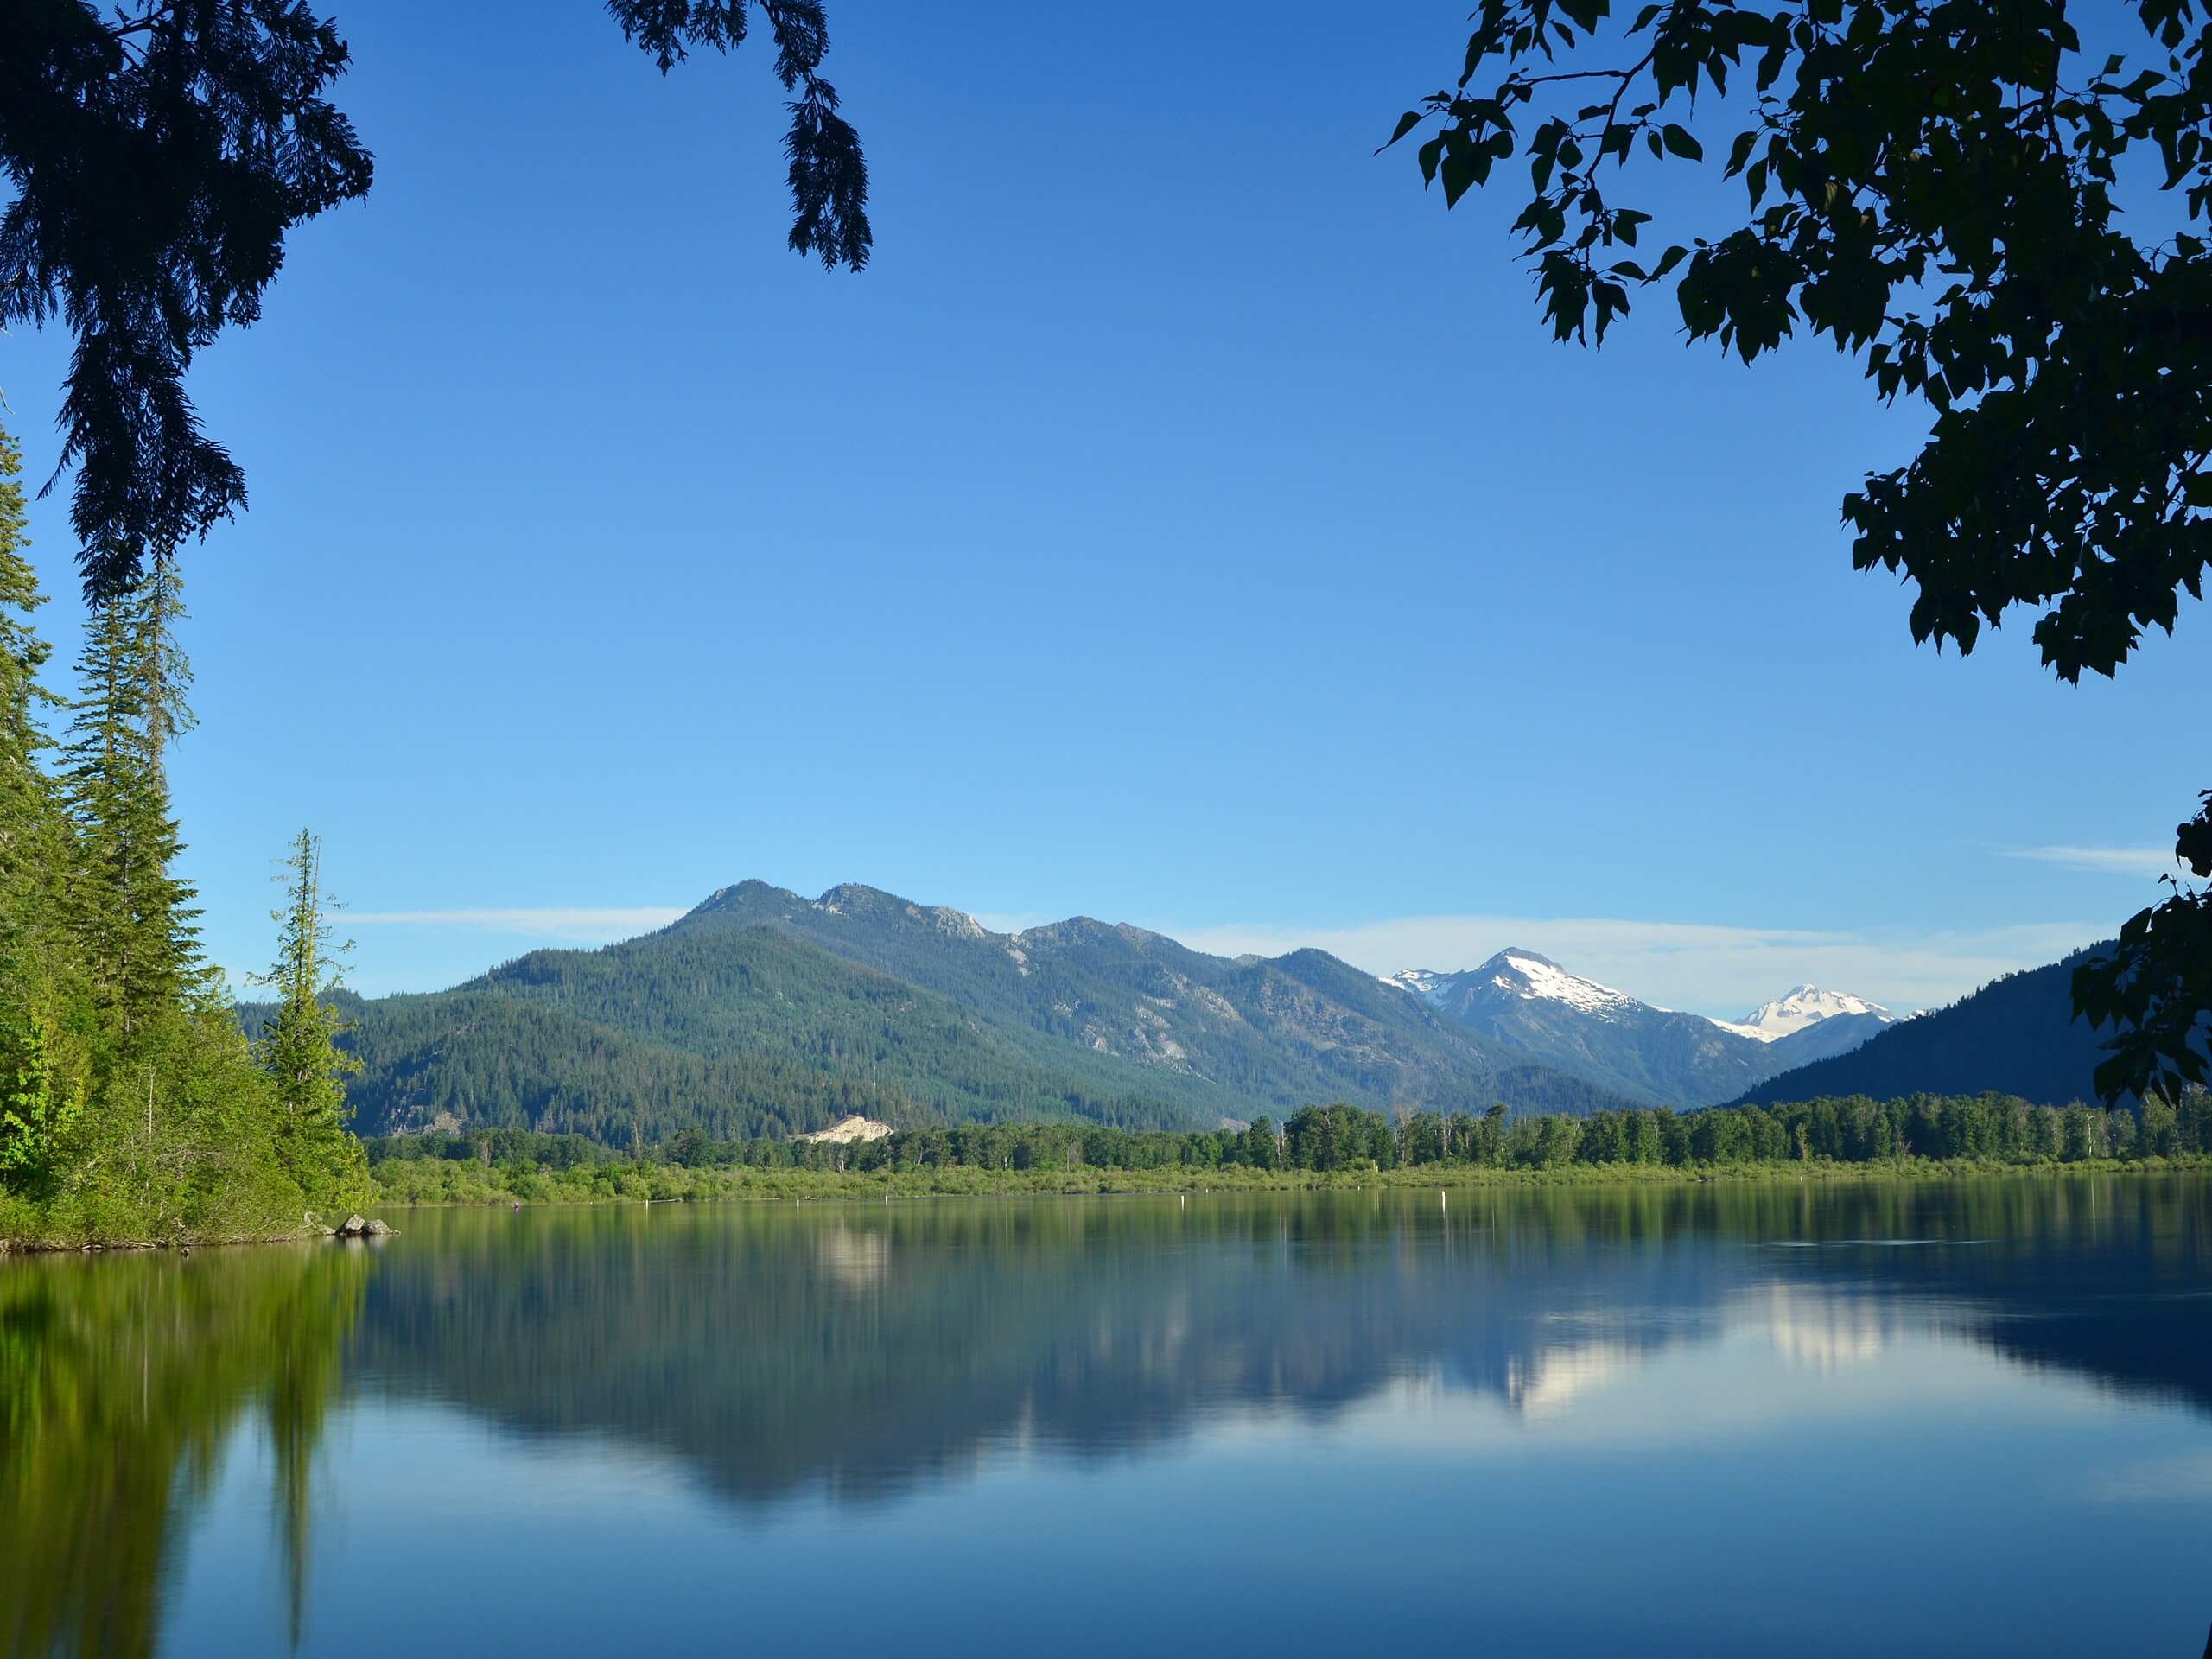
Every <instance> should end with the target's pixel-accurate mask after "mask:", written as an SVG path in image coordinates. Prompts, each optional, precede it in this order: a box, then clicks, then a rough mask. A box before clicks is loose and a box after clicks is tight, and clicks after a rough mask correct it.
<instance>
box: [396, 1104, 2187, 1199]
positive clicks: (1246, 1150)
mask: <svg viewBox="0 0 2212 1659" xmlns="http://www.w3.org/2000/svg"><path fill="white" fill-rule="evenodd" d="M367 1144H368V1154H369V1170H370V1175H371V1178H372V1180H373V1182H374V1183H375V1185H376V1187H377V1189H378V1192H380V1193H381V1194H382V1195H383V1198H384V1200H385V1202H386V1203H390V1204H408V1205H415V1204H430V1205H437V1204H504V1203H524V1204H543V1203H554V1204H592V1203H622V1202H671V1201H693V1200H702V1199H716V1198H740V1199H742V1198H762V1199H788V1198H799V1199H805V1198H879V1197H891V1198H926V1197H952V1196H960V1195H986V1194H996V1193H1007V1194H1017V1193H1040V1194H1042V1193H1107V1192H1270V1191H1275V1192H1299V1191H1311V1190H1315V1189H1321V1188H1329V1187H1346V1188H1354V1187H1375V1186H1406V1187H1420V1186H1455V1185H1456V1186H1487V1185H1505V1186H1537V1185H1569V1184H1597V1185H1605V1184H1613V1185H1622V1184H1665V1183H1680V1182H1700V1181H1714V1180H1753V1181H1772V1180H1805V1179H1817V1180H1853V1179H1910V1180H1927V1179H1962V1178H1966V1177H1974V1176H1986V1175H2017V1174H2024V1173H2037V1172H2051V1171H2097V1172H2107V1173H2109V1172H2114V1171H2120V1170H2144V1171H2158V1170H2175V1169H2188V1170H2194V1169H2204V1168H2212V1097H2208V1096H2206V1095H2205V1094H2204V1093H2203V1092H2202V1091H2201V1090H2198V1091H2193V1092H2192V1093H2190V1094H2189V1095H2187V1096H2183V1098H2182V1099H2181V1100H2180V1101H2179V1102H2177V1103H2173V1104H2168V1103H2164V1102H2160V1101H2152V1102H2149V1103H2145V1104H2144V1105H2142V1106H2139V1107H2137V1108H2133V1109H2123V1110H2120V1111H2117V1112H2113V1113H2111V1114H2107V1113H2105V1112H2103V1111H2101V1110H2099V1109H2094V1108H2090V1107H2086V1106H2071V1107H2067V1108H2063V1109H2055V1108H2051V1107H2044V1106H2031V1105H2029V1104H2028V1103H2025V1102H2024V1101H2020V1100H2016V1099H2012V1098H2011V1097H2008V1096H1999V1095H1981V1096H1929V1095H1918V1096H1909V1097H1907V1098H1905V1099H1903V1100H1897V1101H1872V1100H1866V1099H1863V1098H1857V1097H1853V1098H1849V1099H1840V1100H1818V1101H1810V1102H1807V1103H1803V1104H1802V1105H1785V1106H1777V1107H1772V1108H1760V1107H1756V1106H1745V1107H1713V1108H1710V1109H1706V1110H1703V1111H1694V1112H1683V1113H1676V1112H1672V1111H1669V1110H1667V1109H1664V1108H1658V1109H1652V1110H1649V1111H1631V1112H1619V1113H1600V1114H1599V1115H1598V1116H1593V1117H1586V1118H1582V1117H1567V1116H1543V1117H1525V1118H1521V1119H1517V1120H1515V1119H1510V1118H1508V1117H1507V1116H1506V1115H1505V1114H1504V1112H1503V1110H1502V1109H1494V1110H1492V1111H1491V1112H1488V1113H1485V1114H1484V1115H1483V1116H1480V1117H1477V1116H1470V1115H1466V1114H1452V1115H1448V1116H1440V1115H1437V1114H1433V1113H1414V1114H1411V1115H1408V1116H1400V1117H1396V1118H1386V1117H1385V1116H1383V1114H1381V1113H1379V1112H1371V1111H1363V1110H1362V1109H1359V1108H1357V1107H1353V1106H1347V1105H1342V1104H1339V1105H1333V1106H1312V1107H1306V1108H1303V1109H1300V1110H1299V1111H1296V1112H1294V1113H1293V1114H1291V1116H1290V1117H1289V1118H1288V1119H1287V1121H1286V1122H1284V1123H1283V1124H1282V1125H1281V1127H1280V1128H1278V1127H1277V1126H1276V1125H1274V1123H1273V1122H1270V1121H1269V1120H1268V1119H1267V1118H1264V1117H1262V1118H1260V1119H1258V1120H1256V1121H1255V1122H1253V1123H1252V1124H1250V1125H1249V1127H1247V1128H1224V1129H1219V1130H1211V1131H1197V1132H1192V1133H1188V1134H1178V1133H1175V1132H1173V1131H1145V1132H1132V1131H1128V1130H1122V1129H1114V1128H1099V1127H1096V1126H1086V1125H1083V1124H1066V1123H1035V1124H984V1125H974V1126H963V1127H957V1128H926V1129H910V1130H903V1131H900V1132H898V1133H896V1134H893V1135H888V1136H885V1137H883V1138H880V1139H878V1140H874V1141H855V1142H849V1143H846V1144H842V1145H841V1144H837V1143H834V1142H823V1141H814V1142H805V1141H710V1140H709V1139H708V1138H707V1137H706V1135H704V1134H703V1133H702V1132H701V1131H699V1130H696V1129H689V1130H685V1131H683V1133H681V1134H679V1135H677V1136H675V1137H674V1138H673V1139H672V1140H671V1141H664V1142H661V1143H659V1144H658V1145H657V1146H656V1147H653V1148H652V1155H650V1156H639V1155H630V1156H620V1155H618V1154H614V1153H612V1152H610V1151H609V1150H607V1148H605V1147H601V1146H600V1145H598V1144H597V1143H596V1142H594V1141H589V1140H587V1139H585V1138H584V1137H583V1136H582V1135H535V1134H532V1133H531V1132H530V1131H528V1130H523V1129H494V1130H489V1131H484V1132H480V1133H477V1134H474V1135H468V1134H436V1135H408V1136H391V1137H387V1138H385V1139H383V1140H377V1141H370V1142H368V1143H367Z"/></svg>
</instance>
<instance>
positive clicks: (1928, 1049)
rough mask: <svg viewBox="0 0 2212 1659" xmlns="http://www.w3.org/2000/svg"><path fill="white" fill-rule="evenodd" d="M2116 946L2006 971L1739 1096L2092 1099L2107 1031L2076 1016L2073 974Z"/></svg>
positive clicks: (1752, 1099)
mask: <svg viewBox="0 0 2212 1659" xmlns="http://www.w3.org/2000/svg"><path fill="white" fill-rule="evenodd" d="M2110 948H2111V947H2110V946H2109V945H2091V946H2090V947H2089V948H2088V950H2080V951H2076V952H2075V954H2074V955H2072V956H2070V957H2067V958H2066V959H2065V960H2064V961H2063V962H2054V963H2050V965H2049V966H2047V967H2043V968H2031V969H2028V970H2026V971H2025V972H2023V973H2018V974H2007V975H2005V977H2003V978H2002V979H1998V980H1993V981H1992V982H1990V983H1989V984H1987V985H1985V986H1983V987H1982V988H1981V989H1980V990H1978V991H1976V992H1974V995H1971V996H1967V997H1962V998H1961V999H1960V1000H1959V1001H1956V1002H1954V1003H1952V1004H1951V1005H1950V1006H1949V1007H1946V1008H1937V1009H1935V1010H1933V1011H1931V1012H1929V1013H1927V1014H1921V1015H1919V1016H1918V1017H1917V1018H1915V1019H1911V1020H1902V1021H1900V1022H1898V1023H1897V1024H1896V1025H1893V1026H1891V1027H1888V1028H1887V1029H1885V1031H1883V1032H1882V1033H1880V1034H1879V1035H1878V1036H1877V1037H1875V1038H1873V1039H1872V1040H1871V1041H1869V1042H1867V1043H1866V1044H1864V1045H1862V1046H1859V1047H1858V1048H1855V1049H1853V1050H1852V1052H1850V1053H1848V1054H1841V1055H1838V1056H1836V1057H1835V1058H1833V1059H1825V1060H1818V1061H1815V1062H1814V1063H1813V1064H1812V1065H1802V1066H1799V1067H1798V1068H1796V1070H1795V1071H1785V1072H1783V1073H1782V1074H1781V1075H1780V1076H1778V1077H1770V1078H1768V1079H1767V1080H1766V1081H1765V1082H1764V1083H1762V1084H1759V1085H1758V1087H1756V1088H1754V1089H1751V1090H1749V1091H1747V1092H1746V1093H1745V1095H1744V1096H1742V1099H1743V1100H1744V1101H1745V1102H1748V1103H1754V1104H1758V1105H1765V1104H1770V1103H1773V1102H1775V1101H1785V1100H1817V1099H1821V1098H1823V1097H1826V1096H1847V1095H1866V1096H1871V1097H1872V1098H1873V1099H1876V1100H1890V1099H1895V1098H1897V1097H1898V1096H1904V1095H1912V1094H1936V1095H1963V1094H1980V1093H1984V1092H1988V1091H1994V1092H1996V1093H1999V1094H2005V1095H2018V1096H2019V1097H2020V1098H2021V1099H2023V1100H2027V1101H2031V1102H2033V1103H2036V1104H2037V1105H2044V1106H2063V1105H2065V1104H2066V1103H2069V1102H2070V1101H2076V1100H2086V1101H2094V1099H2095V1098H2096V1097H2097V1096H2096V1090H2095V1089H2094V1087H2093V1086H2092V1084H2091V1082H2090V1074H2091V1073H2092V1072H2094V1071H2095V1070H2096V1067H2097V1063H2098V1061H2100V1060H2101V1059H2102V1058H2104V1051H2103V1049H2102V1047H2101V1043H2102V1042H2103V1040H2104V1039H2105V1038H2107V1037H2109V1036H2110V1034H2111V1033H2110V1031H2109V1029H2107V1031H2106V1032H2104V1033H2097V1032H2095V1031H2093V1030H2091V1029H2090V1027H2088V1024H2086V1023H2085V1022H2083V1021H2081V1020H2075V1018H2074V1005H2073V1000H2072V995H2071V993H2070V990H2069V986H2070V984H2071V982H2072V980H2073V975H2074V969H2075V968H2076V967H2078V966H2079V965H2080V964H2081V963H2082V962H2084V961H2085V960H2087V959H2088V957H2091V956H2093V955H2095V954H2096V953H2097V952H2099V951H2101V950H2109V949H2110Z"/></svg>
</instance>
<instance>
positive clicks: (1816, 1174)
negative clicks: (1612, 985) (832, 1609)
mask: <svg viewBox="0 0 2212 1659" xmlns="http://www.w3.org/2000/svg"><path fill="white" fill-rule="evenodd" d="M464 1167H466V1168H467V1170H469V1171H470V1172H471V1173H474V1172H476V1171H478V1170H480V1167H481V1166H477V1165H473V1164H472V1165H468V1166H464ZM2208 1172H2212V1157H2208V1156H2203V1155H2198V1154H2187V1155H2184V1156H2182V1157H2178V1158H2131V1159H2113V1158H2103V1159H2083V1160H2078V1161H2075V1162H2071V1163H2067V1162H2060V1161H2058V1160H2038V1161H2037V1162H2034V1163H2009V1162H1998V1161H1994V1160H1970V1159H1949V1160H1936V1159H1911V1160H1903V1161H1897V1162H1889V1163H1873V1162H1868V1163H1841V1162H1837V1161H1834V1160H1819V1159H1815V1160H1804V1161H1800V1160H1789V1161H1787V1162H1783V1163H1759V1164H1717V1165H1708V1166H1673V1165H1661V1164H1572V1165H1567V1166H1560V1167H1557V1168H1535V1169H1528V1168H1498V1167H1497V1166H1485V1165H1476V1164H1459V1165H1434V1164H1432V1165H1421V1166H1414V1167H1413V1168H1401V1169H1387V1170H1376V1169H1363V1170H1309V1169H1297V1170H1255V1169H1251V1168H1249V1167H1245V1166H1232V1167H1230V1168H1224V1169H1217V1170H1211V1171H1193V1170H1192V1169H1189V1168H1187V1167H1181V1166H1178V1167H1176V1168H1174V1169H1172V1170H1168V1169H1162V1170H1159V1171H1153V1170H1128V1169H1088V1168H1086V1169H1079V1170H987V1169H978V1168H975V1167H972V1166H949V1167H946V1168H941V1169H937V1170H903V1171H902V1170H892V1171H866V1172H836V1171H827V1170H754V1169H750V1168H745V1169H738V1170H731V1169H726V1168H718V1169H710V1170H707V1171H693V1170H690V1169H686V1168H684V1167H683V1166H681V1165H662V1166H644V1169H643V1171H642V1172H641V1171H640V1170H639V1167H638V1166H611V1165H602V1166H596V1167H595V1169H594V1178H595V1177H596V1176H597V1175H598V1174H600V1173H612V1174H613V1176H614V1179H613V1181H612V1182H602V1181H600V1180H598V1179H594V1178H588V1179H581V1180H579V1179H561V1177H560V1176H558V1175H554V1174H552V1173H550V1172H543V1171H541V1172H538V1173H537V1175H536V1176H535V1177H534V1178H532V1179H531V1185H532V1186H533V1189H534V1190H532V1191H531V1192H515V1191H513V1190H512V1189H509V1188H506V1187H495V1186H492V1185H489V1184H488V1183H487V1184H483V1185H478V1186H477V1187H476V1190H474V1191H472V1192H467V1193H449V1194H446V1195H442V1196H432V1195H427V1194H423V1193H421V1192H404V1191H397V1190H394V1189H393V1188H391V1187H386V1188H385V1191H384V1192H383V1193H382V1195H381V1196H380V1197H379V1198H378V1199H376V1200H375V1201H374V1202H373V1203H372V1204H365V1205H359V1206H358V1207H359V1208H360V1209H362V1210H363V1211H367V1210H371V1209H409V1210H481V1209H496V1208H499V1207H502V1206H513V1205H521V1206H523V1207H525V1208H529V1209H545V1208H552V1207H569V1206H601V1205H624V1204H636V1205H655V1204H779V1205H780V1204H809V1203H812V1204H854V1203H861V1202H868V1203H887V1202H891V1201H893V1200H907V1201H911V1200H916V1199H927V1198H1166V1197H1175V1196H1188V1195H1194V1194H1221V1193H1239V1192H1249V1193H1262V1192H1270V1193H1274V1192H1281V1193H1288V1192H1383V1191H1389V1190H1392V1189H1399V1190H1404V1191H1408V1192H1418V1191H1422V1190H1425V1189H1428V1188H1435V1189H1438V1190H1440V1191H1446V1192H1449V1191H1454V1190H1457V1191H1463V1192H1475V1191H1481V1190H1484V1189H1494V1190H1509V1191H1516V1190H1517V1191H1542V1190H1560V1189H1592V1188H1595V1189H1605V1188H1612V1189H1621V1188H1630V1187H1633V1188H1637V1189H1654V1188H1669V1187H1683V1188H1694V1187H1700V1186H1716V1185H1783V1184H1790V1185H1806V1184H1808V1183H1817V1184H1819V1185H1823V1186H1831V1185H1850V1184H1853V1183H1861V1184H1875V1183H1881V1184H1888V1185H1920V1184H1926V1183H1935V1182H1943V1181H1994V1180H2006V1179H2018V1180H2066V1179H2075V1178H2078V1177H2082V1176H2088V1175H2107V1176H2110V1175H2161V1174H2173V1175H2191V1174H2203V1173H2208ZM1193 1177H1196V1179H1193ZM656 1178H658V1179H656ZM379 1185H381V1183H379ZM656 1185H658V1188H659V1190H657V1191H656V1190H653V1189H654V1187H655V1186H656ZM640 1187H642V1188H643V1189H645V1190H638V1189H639V1188H640ZM326 1238H329V1239H330V1240H331V1242H333V1243H352V1242H353V1241H351V1240H340V1239H336V1238H334V1237H332V1236H331V1235H328V1234H327V1233H325V1232H324V1231H323V1230H322V1229H321V1227H320V1226H309V1227H298V1226H295V1227H289V1228H286V1229H283V1230H279V1231H275V1232H268V1233H254V1232H251V1231H247V1232H224V1233H216V1234H201V1235H186V1236H179V1237H176V1238H174V1239H169V1240H151V1239H143V1238H99V1237H84V1236H60V1235H52V1234H48V1235H45V1236H40V1235H35V1234H32V1235H17V1236H0V1259H4V1258H5V1257H8V1256H10V1255H104V1254H108V1253H111V1252H129V1253H132V1254H146V1253H153V1252H160V1251H181V1252H184V1253H187V1254H188V1253H189V1252H191V1251H192V1250H194V1249H203V1248H205V1249H232V1248H238V1247H243V1246H249V1245H257V1244H296V1243H315V1242H321V1241H322V1240H324V1239H326ZM363 1242H364V1243H365V1242H366V1241H363Z"/></svg>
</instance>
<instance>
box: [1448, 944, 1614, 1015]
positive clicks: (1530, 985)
mask: <svg viewBox="0 0 2212 1659" xmlns="http://www.w3.org/2000/svg"><path fill="white" fill-rule="evenodd" d="M1475 971H1476V972H1477V973H1478V974H1484V975H1487V976H1489V979H1490V982H1491V984H1493V985H1495V986H1497V988H1498V989H1500V990H1502V991H1511V992H1512V993H1513V994H1514V995H1516V996H1518V997H1520V998H1522V1000H1523V1001H1537V1000H1539V999H1541V1000H1542V1001H1548V1002H1564V1003H1566V1004H1567V1006H1568V1007H1572V1008H1580V1009H1581V1010H1582V1011H1583V1012H1584V1013H1586V1014H1611V1013H1617V1012H1618V1011H1619V1010H1621V1009H1624V1008H1633V1007H1641V1006H1643V1005H1642V1004H1639V1003H1638V1002H1637V1000H1636V999H1635V998H1634V997H1632V996H1630V995H1628V993H1627V992H1625V991H1617V990H1615V989H1614V988H1612V987H1611V986H1610V985H1600V984H1599V982H1597V981H1596V980H1594V979H1584V978H1582V977H1581V976H1580V975H1577V974H1570V973H1568V972H1567V969H1564V968H1562V967H1560V965H1559V964H1558V963H1555V962H1554V961H1552V960H1551V959H1550V958H1549V957H1540V956H1538V955H1537V954H1536V953H1535V951H1533V950H1501V951H1499V952H1498V953H1497V955H1496V956H1494V957H1491V959H1490V960H1489V961H1488V962H1486V963H1484V964H1483V965H1482V966H1481V967H1480V968H1478V969H1476V970H1475Z"/></svg>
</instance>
